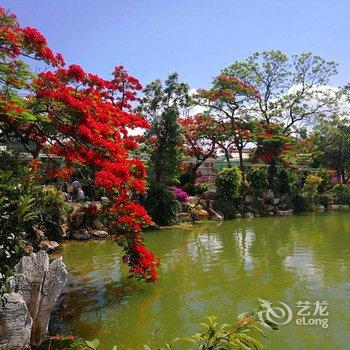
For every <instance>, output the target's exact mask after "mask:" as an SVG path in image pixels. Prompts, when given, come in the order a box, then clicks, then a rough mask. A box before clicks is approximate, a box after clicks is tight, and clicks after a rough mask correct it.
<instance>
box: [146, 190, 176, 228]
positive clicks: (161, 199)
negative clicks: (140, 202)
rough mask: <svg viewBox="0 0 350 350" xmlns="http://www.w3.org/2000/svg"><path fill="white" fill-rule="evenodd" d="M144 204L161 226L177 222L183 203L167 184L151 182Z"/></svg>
mask: <svg viewBox="0 0 350 350" xmlns="http://www.w3.org/2000/svg"><path fill="white" fill-rule="evenodd" d="M144 205H145V208H146V210H147V212H148V214H149V215H150V216H151V218H152V219H153V221H154V222H155V223H156V224H157V225H160V226H168V225H172V224H174V223H176V221H177V214H178V213H179V211H180V209H181V204H180V202H179V201H178V200H177V199H176V197H175V195H174V193H173V191H171V190H170V189H169V188H168V187H166V186H157V185H155V184H154V183H151V184H150V187H149V189H148V191H147V198H146V200H145V203H144Z"/></svg>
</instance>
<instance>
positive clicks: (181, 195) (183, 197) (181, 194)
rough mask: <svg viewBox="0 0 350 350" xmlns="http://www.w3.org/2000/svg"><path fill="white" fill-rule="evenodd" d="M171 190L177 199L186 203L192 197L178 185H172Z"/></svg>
mask: <svg viewBox="0 0 350 350" xmlns="http://www.w3.org/2000/svg"><path fill="white" fill-rule="evenodd" d="M171 190H172V191H173V193H174V195H175V197H176V199H177V200H178V201H179V202H181V203H185V202H187V200H188V198H189V197H190V196H189V195H188V194H187V192H185V191H184V190H183V189H182V188H180V187H176V186H172V187H171Z"/></svg>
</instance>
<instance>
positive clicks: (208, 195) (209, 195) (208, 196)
mask: <svg viewBox="0 0 350 350" xmlns="http://www.w3.org/2000/svg"><path fill="white" fill-rule="evenodd" d="M215 197H216V191H213V190H209V191H205V192H204V193H203V194H202V199H210V200H214V199H215Z"/></svg>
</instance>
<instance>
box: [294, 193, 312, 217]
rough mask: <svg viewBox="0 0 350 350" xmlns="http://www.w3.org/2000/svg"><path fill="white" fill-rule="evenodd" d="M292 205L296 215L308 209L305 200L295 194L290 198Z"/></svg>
mask: <svg viewBox="0 0 350 350" xmlns="http://www.w3.org/2000/svg"><path fill="white" fill-rule="evenodd" d="M292 203H293V208H294V211H295V212H297V213H301V212H303V211H306V210H308V209H309V206H308V202H307V200H306V198H305V197H303V196H302V195H300V194H295V195H293V196H292Z"/></svg>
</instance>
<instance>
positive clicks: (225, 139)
mask: <svg viewBox="0 0 350 350" xmlns="http://www.w3.org/2000/svg"><path fill="white" fill-rule="evenodd" d="M252 96H259V92H258V91H257V90H256V89H255V88H254V87H253V86H252V85H249V84H247V83H245V82H244V81H242V80H239V79H237V78H236V77H234V76H231V75H227V74H220V75H219V76H218V77H216V78H215V79H214V81H213V86H212V88H211V89H209V90H203V89H202V90H199V91H198V96H197V98H198V102H199V103H200V104H201V105H202V106H205V107H206V108H207V113H209V114H210V115H211V116H212V118H213V120H214V121H215V122H216V123H217V124H218V126H217V129H218V134H219V146H220V148H221V149H222V150H223V151H224V153H225V156H226V158H227V159H228V162H229V158H230V155H229V151H230V149H231V148H232V145H233V146H234V148H235V149H236V150H237V152H238V156H239V164H240V169H241V172H242V175H243V180H244V164H243V150H244V148H245V147H246V145H247V144H248V143H249V142H250V141H251V140H252V127H253V124H254V123H253V121H252V119H251V118H250V117H249V114H248V113H247V111H246V110H241V108H240V107H241V106H242V105H244V104H245V103H247V101H249V100H250V99H251V98H252Z"/></svg>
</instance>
